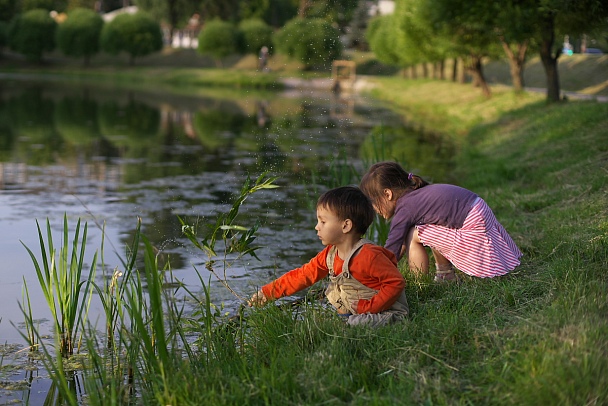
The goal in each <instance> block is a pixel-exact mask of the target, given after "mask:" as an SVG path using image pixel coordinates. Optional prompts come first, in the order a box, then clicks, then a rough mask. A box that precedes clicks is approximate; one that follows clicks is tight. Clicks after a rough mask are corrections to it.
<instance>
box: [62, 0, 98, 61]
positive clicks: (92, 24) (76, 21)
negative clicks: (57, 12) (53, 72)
mask: <svg viewBox="0 0 608 406" xmlns="http://www.w3.org/2000/svg"><path fill="white" fill-rule="evenodd" d="M102 29H103V19H102V18H101V17H100V16H99V14H97V13H96V12H94V11H93V10H89V9H85V8H76V9H74V10H72V11H70V12H69V14H68V18H67V20H65V21H64V22H63V23H62V24H60V25H59V27H58V28H57V46H58V47H59V49H60V50H61V52H63V53H64V54H65V55H67V56H73V57H76V58H81V57H84V64H85V66H88V65H89V61H90V58H91V56H93V55H95V54H96V53H98V52H99V38H100V37H101V30H102Z"/></svg>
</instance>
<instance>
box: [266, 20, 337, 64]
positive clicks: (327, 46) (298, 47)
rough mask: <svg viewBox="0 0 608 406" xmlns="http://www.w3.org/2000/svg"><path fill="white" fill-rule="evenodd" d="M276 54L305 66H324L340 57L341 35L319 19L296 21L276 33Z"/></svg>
mask: <svg viewBox="0 0 608 406" xmlns="http://www.w3.org/2000/svg"><path fill="white" fill-rule="evenodd" d="M274 39H275V41H274V44H275V47H276V49H277V52H279V53H281V54H284V55H287V56H288V57H290V58H292V59H296V60H298V61H300V62H302V63H303V64H304V65H306V66H307V67H311V66H313V65H324V64H327V63H329V62H331V61H333V60H335V59H338V58H339V57H340V55H341V54H342V42H340V32H339V31H338V29H336V28H334V27H333V26H332V25H331V24H330V23H329V22H328V21H326V20H324V19H321V18H311V19H304V18H295V19H293V20H290V21H289V22H288V23H287V24H285V26H284V27H283V29H281V30H280V31H279V32H278V33H277V34H275V38H274Z"/></svg>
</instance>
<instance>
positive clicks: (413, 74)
mask: <svg viewBox="0 0 608 406" xmlns="http://www.w3.org/2000/svg"><path fill="white" fill-rule="evenodd" d="M410 77H411V78H412V79H418V74H417V73H416V65H412V66H410Z"/></svg>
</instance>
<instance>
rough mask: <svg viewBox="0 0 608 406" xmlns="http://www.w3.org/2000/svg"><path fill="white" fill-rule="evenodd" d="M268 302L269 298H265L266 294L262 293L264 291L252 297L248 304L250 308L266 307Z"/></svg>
mask: <svg viewBox="0 0 608 406" xmlns="http://www.w3.org/2000/svg"><path fill="white" fill-rule="evenodd" d="M266 302H268V298H267V297H266V296H264V292H262V290H258V291H257V292H256V293H255V294H254V295H253V296H251V299H249V300H248V301H247V304H248V305H249V307H252V306H264V305H265V304H266Z"/></svg>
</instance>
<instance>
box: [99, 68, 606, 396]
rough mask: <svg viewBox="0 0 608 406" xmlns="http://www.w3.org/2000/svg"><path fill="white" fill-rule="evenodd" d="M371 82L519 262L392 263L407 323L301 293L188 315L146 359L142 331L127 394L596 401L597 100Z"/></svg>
mask: <svg viewBox="0 0 608 406" xmlns="http://www.w3.org/2000/svg"><path fill="white" fill-rule="evenodd" d="M142 72H143V71H142ZM148 72H150V71H148ZM154 72H155V77H156V78H160V77H161V76H159V75H160V73H159V71H156V70H155V71H154ZM182 73H183V72H182ZM140 74H141V72H140ZM172 74H175V75H177V74H179V73H172ZM149 80H152V79H149ZM190 80H191V79H187V80H186V79H184V85H183V86H186V84H185V83H192V82H190ZM227 80H229V79H227ZM374 81H375V83H376V85H377V86H376V88H375V90H374V91H373V92H374V93H373V94H374V95H375V97H377V98H380V99H382V100H385V101H387V102H389V103H390V104H391V105H392V106H393V108H395V109H396V110H397V111H402V112H404V115H405V116H406V117H408V120H410V121H412V122H413V123H415V124H416V125H421V126H424V127H426V128H428V129H430V130H433V131H436V132H439V133H442V134H444V135H445V136H447V137H451V138H452V139H453V140H454V141H455V142H456V143H457V144H458V146H459V148H458V151H459V152H458V154H457V155H456V156H455V157H454V160H455V162H456V178H457V179H458V183H459V184H460V185H462V186H465V187H468V188H470V189H472V190H474V191H475V192H477V193H479V194H480V195H481V196H482V197H483V198H484V199H485V200H486V201H487V202H488V203H489V205H490V206H491V207H492V208H493V209H494V211H495V213H496V215H497V217H498V219H499V220H500V221H501V222H502V223H503V225H505V227H506V228H507V230H508V231H509V232H510V233H511V235H512V236H513V237H514V239H515V241H516V242H517V244H518V245H519V246H520V247H521V249H522V251H523V252H524V255H525V256H524V258H523V262H522V265H521V266H520V267H519V268H518V269H517V270H516V271H515V272H513V273H511V274H510V275H507V276H505V277H501V278H496V279H492V280H480V279H470V278H465V282H464V283H463V284H461V285H435V284H433V283H432V281H431V279H430V278H416V277H414V276H413V275H409V274H407V273H406V278H407V281H408V284H407V287H406V294H407V296H408V299H409V301H410V307H411V310H412V315H411V317H410V319H409V320H407V321H406V322H403V323H401V324H398V325H394V326H388V327H384V328H381V329H377V330H369V329H366V328H347V327H346V326H345V325H344V324H342V322H341V321H340V320H338V317H337V316H335V314H334V313H333V312H331V311H328V310H325V309H324V308H322V307H321V306H318V305H317V304H315V303H312V304H307V305H305V306H303V307H301V308H300V309H299V310H294V309H292V308H279V307H276V306H269V307H267V308H264V309H259V310H257V309H254V310H251V311H247V315H246V316H247V317H246V319H242V320H240V319H239V320H232V321H231V323H230V324H224V325H222V327H220V328H216V327H213V328H212V326H211V325H210V323H209V321H208V320H207V321H205V320H204V319H203V318H201V320H200V322H199V323H198V324H195V325H194V326H193V328H194V329H195V331H194V333H193V334H197V335H200V336H202V337H204V339H200V341H202V342H203V343H204V344H205V346H204V347H203V350H202V351H197V352H195V353H192V354H189V357H188V359H187V360H184V359H183V358H181V356H182V355H183V354H181V353H180V352H179V351H175V353H174V354H173V353H172V354H171V355H174V357H173V358H171V357H170V355H169V354H167V353H166V351H165V350H166V349H165V350H163V352H162V354H161V355H162V357H160V356H155V352H154V351H155V347H154V344H153V342H154V340H150V343H151V344H150V345H149V347H150V351H149V354H148V355H149V360H148V361H146V360H145V359H143V360H142V359H138V360H136V365H139V366H141V365H145V366H146V367H150V366H153V368H150V369H149V370H147V369H145V372H146V376H145V385H144V386H143V387H144V389H145V390H142V391H141V392H139V393H138V396H139V400H140V401H141V403H144V404H173V405H184V404H200V403H201V400H203V402H204V403H206V404H234V405H242V404H256V405H257V404H260V405H262V404H286V405H296V404H297V405H313V404H315V405H316V404H323V403H334V404H355V405H358V404H360V405H364V404H365V405H394V404H415V405H418V404H492V405H494V404H509V405H515V404H517V405H520V404H525V405H537V404H564V405H581V404H592V405H593V404H597V405H600V404H606V403H608V374H606V371H607V370H608V356H607V353H608V341H607V340H606V337H607V336H608V321H607V320H608V319H607V317H606V316H607V312H608V297H607V293H606V292H608V279H607V277H606V270H607V269H608V193H607V190H608V189H607V179H608V177H607V172H608V132H607V129H608V103H596V102H582V101H571V102H567V103H560V104H557V105H551V106H547V105H546V104H545V102H544V96H543V95H537V94H523V95H520V96H516V95H513V94H512V92H510V90H509V89H507V88H504V89H503V88H499V87H496V88H495V89H494V92H495V96H494V97H493V98H492V99H490V100H486V99H484V98H482V97H481V96H480V93H479V91H478V90H477V89H474V88H472V87H471V86H470V85H459V84H453V83H447V82H438V81H428V80H418V81H405V80H402V79H398V78H375V79H374ZM393 142H399V140H398V139H395V140H393ZM388 149H389V150H390V145H389V146H388ZM148 262H149V263H153V262H154V258H153V255H150V259H149V260H148ZM404 272H406V271H405V270H404ZM135 299H138V298H134V300H133V302H132V304H133V305H134V304H136V303H137V302H138V301H137V300H135ZM157 308H161V306H157ZM161 310H162V309H161ZM296 313H297V314H296ZM161 314H162V312H161ZM206 314H209V313H208V312H207V313H206ZM158 319H159V317H157V318H156V319H155V320H158ZM161 327H162V326H161ZM145 328H146V325H145V323H143V322H142V323H141V329H142V330H145ZM161 331H163V328H159V329H158V330H157V331H156V332H157V333H159V334H160V332H161ZM146 345H147V342H146ZM157 358H158V360H157ZM153 361H154V362H153ZM156 361H158V362H156ZM161 361H162V362H161ZM100 364H101V363H100ZM157 364H158V365H157ZM108 370H109V369H108ZM112 384H113V385H117V383H116V382H112ZM97 390H99V391H104V390H105V391H107V392H108V393H106V395H107V397H106V396H103V395H100V396H99V399H109V396H110V395H114V396H116V395H115V393H118V391H117V390H116V387H115V386H112V385H108V386H103V387H101V386H100V387H99V388H97ZM114 399H115V398H114ZM121 401H123V400H122V399H121V398H119V399H117V400H115V403H117V404H120V403H121ZM91 402H92V403H94V402H95V399H94V398H92V399H91ZM127 402H128V401H124V403H127ZM99 404H103V402H102V403H99Z"/></svg>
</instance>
